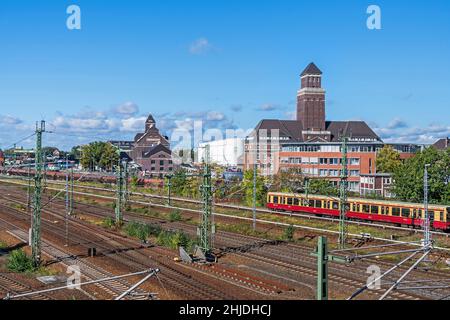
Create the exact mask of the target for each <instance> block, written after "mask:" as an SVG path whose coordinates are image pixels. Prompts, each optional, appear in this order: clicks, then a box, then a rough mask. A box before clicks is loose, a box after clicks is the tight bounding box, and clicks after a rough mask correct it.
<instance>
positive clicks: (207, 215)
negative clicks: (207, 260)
mask: <svg viewBox="0 0 450 320" xmlns="http://www.w3.org/2000/svg"><path fill="white" fill-rule="evenodd" d="M209 150H210V149H209V145H207V146H206V150H205V158H204V168H203V184H202V197H203V211H202V215H201V217H200V221H201V222H200V228H199V236H200V249H202V250H203V252H204V253H205V255H207V254H208V253H210V252H211V249H212V234H214V232H215V230H214V225H213V223H212V221H211V219H212V186H211V168H210V165H209Z"/></svg>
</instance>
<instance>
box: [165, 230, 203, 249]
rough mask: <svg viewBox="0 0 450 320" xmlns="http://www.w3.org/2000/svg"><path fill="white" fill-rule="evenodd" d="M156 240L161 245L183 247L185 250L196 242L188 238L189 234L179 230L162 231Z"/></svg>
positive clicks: (175, 247) (172, 247)
mask: <svg viewBox="0 0 450 320" xmlns="http://www.w3.org/2000/svg"><path fill="white" fill-rule="evenodd" d="M156 242H157V243H158V244H159V245H161V246H164V247H168V248H171V249H178V247H184V248H186V249H187V250H191V249H192V248H193V247H194V245H195V244H196V242H195V240H193V239H191V238H189V236H187V235H186V234H185V233H184V232H181V231H162V232H161V233H160V234H159V236H158V239H157V240H156Z"/></svg>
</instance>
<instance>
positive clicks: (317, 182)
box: [309, 179, 339, 197]
mask: <svg viewBox="0 0 450 320" xmlns="http://www.w3.org/2000/svg"><path fill="white" fill-rule="evenodd" d="M309 193H311V194H320V195H323V196H334V197H335V196H338V195H339V189H338V188H336V187H335V186H334V185H333V184H332V183H331V181H329V180H325V179H310V180H309Z"/></svg>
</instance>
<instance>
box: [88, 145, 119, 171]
mask: <svg viewBox="0 0 450 320" xmlns="http://www.w3.org/2000/svg"><path fill="white" fill-rule="evenodd" d="M118 161H119V155H118V153H117V149H116V148H115V147H114V146H113V145H111V144H110V143H106V142H100V141H97V142H92V143H90V144H88V145H85V146H83V147H82V148H81V159H80V163H81V165H82V166H83V168H92V167H99V168H100V169H102V170H112V169H113V167H114V166H116V165H117V163H118Z"/></svg>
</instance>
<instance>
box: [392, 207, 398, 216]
mask: <svg viewBox="0 0 450 320" xmlns="http://www.w3.org/2000/svg"><path fill="white" fill-rule="evenodd" d="M392 215H393V216H395V217H400V208H397V207H392Z"/></svg>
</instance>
